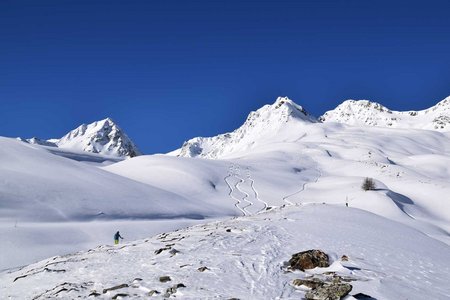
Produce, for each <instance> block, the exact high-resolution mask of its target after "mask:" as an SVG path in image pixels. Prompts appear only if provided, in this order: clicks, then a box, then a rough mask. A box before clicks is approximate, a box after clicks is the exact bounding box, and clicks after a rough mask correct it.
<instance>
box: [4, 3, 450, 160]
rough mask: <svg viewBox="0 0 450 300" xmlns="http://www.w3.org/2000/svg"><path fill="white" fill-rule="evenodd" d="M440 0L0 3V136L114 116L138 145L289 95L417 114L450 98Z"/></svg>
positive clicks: (43, 132) (312, 105) (448, 43)
mask: <svg viewBox="0 0 450 300" xmlns="http://www.w3.org/2000/svg"><path fill="white" fill-rule="evenodd" d="M449 12H450V1H448V0H443V1H433V0H430V1H392V0H390V1H365V0H356V1H338V0H335V1H320V0H309V1H295V0H292V1H283V0H279V1H245V0H241V1H231V0H227V1H214V0H206V1H188V0H182V1H172V0H165V1H163V0H162V1H152V0H148V1H132V0H127V1H125V0H123V1H114V0H105V1H95V0H85V1H83V0H73V1H69V0H54V1H45V0H39V1H37V0H32V1H21V0H10V1H8V0H0V135H2V136H14V137H15V136H22V137H32V136H37V137H41V138H53V137H61V136H62V135H64V134H65V133H66V132H67V131H69V130H71V129H73V128H75V127H77V126H78V125H80V124H81V123H88V122H92V121H95V120H98V119H103V118H105V117H107V116H109V117H112V118H113V119H114V120H115V121H116V122H117V123H118V124H119V126H121V127H122V128H123V129H124V130H125V131H126V132H127V133H128V135H129V136H130V137H131V138H132V139H133V140H134V141H135V142H136V144H137V145H138V146H139V147H140V148H141V150H142V151H143V152H145V153H155V152H166V151H170V150H173V149H175V148H178V147H179V146H181V144H182V143H183V141H184V140H187V139H189V138H192V137H195V136H211V135H216V134H218V133H223V132H226V131H231V130H233V129H235V128H236V127H238V126H239V125H241V124H242V123H243V121H244V120H245V118H246V116H247V114H248V113H249V112H250V111H251V110H255V109H258V108H259V107H261V106H262V105H264V104H267V103H272V102H273V101H275V99H276V97H277V96H279V95H283V96H284V95H287V96H289V97H290V98H291V99H293V100H295V101H296V102H297V103H299V104H301V105H303V106H304V107H305V108H306V109H307V110H308V111H310V112H311V113H312V114H314V115H316V116H319V115H321V114H323V113H324V112H325V111H326V110H329V109H333V108H334V107H335V106H336V105H338V104H339V103H341V102H342V101H343V100H345V99H349V98H352V99H370V100H374V101H377V102H380V103H382V104H384V105H385V106H388V107H389V108H391V109H394V110H409V109H415V110H419V109H424V108H427V107H429V106H432V105H434V104H435V103H436V102H438V101H440V100H442V99H443V98H445V97H446V96H448V95H450V18H449Z"/></svg>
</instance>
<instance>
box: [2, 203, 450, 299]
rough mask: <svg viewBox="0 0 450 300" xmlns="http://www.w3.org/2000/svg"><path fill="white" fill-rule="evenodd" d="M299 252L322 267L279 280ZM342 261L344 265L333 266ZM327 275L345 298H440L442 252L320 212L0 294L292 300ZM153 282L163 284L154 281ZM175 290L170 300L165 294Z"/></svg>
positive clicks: (172, 237)
mask: <svg viewBox="0 0 450 300" xmlns="http://www.w3.org/2000/svg"><path fill="white" fill-rule="evenodd" d="M387 232H389V234H386V233H387ZM309 249H322V250H323V251H325V252H326V253H327V254H328V255H329V256H330V258H331V262H332V264H331V266H330V267H328V268H316V269H312V270H306V272H301V271H295V272H289V271H288V270H287V268H286V263H287V261H288V260H289V259H290V258H291V255H293V254H294V253H297V252H300V251H304V250H309ZM342 255H346V256H348V258H349V260H348V261H341V260H340V258H341V256H342ZM202 267H206V269H205V271H203V272H201V270H202V269H200V270H199V268H202ZM327 272H335V273H336V274H338V275H340V276H343V277H345V278H348V279H350V280H351V281H350V284H351V285H352V286H353V289H352V291H351V293H350V295H356V294H358V293H363V294H365V295H367V296H370V297H372V298H369V299H434V300H440V299H442V300H444V299H448V297H449V295H450V286H449V285H448V282H449V281H450V251H449V247H448V246H447V245H445V244H443V243H441V242H438V241H436V240H434V239H432V238H429V237H427V236H426V235H423V234H421V233H420V232H418V231H416V230H413V229H411V228H410V227H407V226H404V225H402V224H400V223H397V222H393V221H389V220H387V219H385V218H383V217H379V216H376V215H374V214H371V213H368V212H365V211H362V210H358V209H354V208H346V207H342V206H341V207H338V206H333V205H322V204H316V205H305V206H300V207H288V208H285V209H281V210H280V209H277V210H274V211H271V212H267V213H262V214H258V215H255V216H249V217H240V218H236V219H232V220H228V221H220V222H215V223H209V224H203V225H197V226H194V227H190V228H186V229H183V230H178V231H175V232H170V233H165V234H161V235H158V236H155V237H153V238H148V239H145V240H140V241H135V242H132V243H127V244H123V245H119V246H109V245H103V246H99V247H97V248H94V249H92V250H89V251H83V252H79V253H76V254H72V255H67V256H62V257H53V258H49V259H47V260H43V261H41V262H38V263H36V264H32V265H29V266H27V267H24V268H22V269H19V270H15V271H10V272H7V273H3V274H1V275H0V282H1V283H2V284H1V285H0V293H1V294H2V295H3V296H5V297H11V298H12V299H46V298H63V299H69V298H71V299H75V298H77V297H82V298H88V297H89V296H91V297H93V296H94V295H96V297H97V298H99V299H111V298H113V299H115V298H114V297H116V298H119V297H120V296H121V297H124V298H128V297H133V298H143V297H149V292H151V291H157V292H159V294H156V293H154V292H152V293H153V296H154V297H156V298H158V299H162V298H169V297H170V298H174V297H176V298H181V299H231V298H238V299H301V298H302V297H303V296H304V295H305V292H306V290H305V289H302V288H298V287H295V286H293V285H292V282H293V280H294V279H296V278H305V277H308V276H312V275H315V276H316V277H322V278H325V277H332V275H326V273H327ZM331 274H333V273H331ZM161 276H169V277H170V279H171V280H170V281H169V282H160V280H159V278H160V277H161ZM178 284H182V286H180V287H179V288H178V289H177V290H176V293H175V294H172V295H171V294H170V291H169V293H167V294H166V291H167V290H168V289H170V288H171V287H173V286H174V285H175V286H176V285H178ZM113 287H116V289H112V290H109V289H111V288H113ZM172 292H173V291H172ZM346 299H355V298H353V297H351V296H349V297H347V298H346ZM366 299H367V298H366Z"/></svg>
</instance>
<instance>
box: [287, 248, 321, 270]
mask: <svg viewBox="0 0 450 300" xmlns="http://www.w3.org/2000/svg"><path fill="white" fill-rule="evenodd" d="M329 266H330V263H329V258H328V255H327V254H326V253H324V252H322V251H320V250H308V251H303V252H299V253H296V254H294V255H292V258H291V259H290V260H289V268H290V269H292V270H301V271H305V270H307V269H314V268H316V267H319V268H326V267H329Z"/></svg>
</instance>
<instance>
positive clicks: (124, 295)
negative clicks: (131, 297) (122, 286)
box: [111, 293, 128, 300]
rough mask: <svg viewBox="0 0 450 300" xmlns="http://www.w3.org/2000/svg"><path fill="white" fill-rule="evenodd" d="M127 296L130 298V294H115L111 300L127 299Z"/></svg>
mask: <svg viewBox="0 0 450 300" xmlns="http://www.w3.org/2000/svg"><path fill="white" fill-rule="evenodd" d="M127 296H128V294H124V293H121V294H115V295H114V296H113V297H112V298H111V299H113V300H115V299H117V298H119V297H127Z"/></svg>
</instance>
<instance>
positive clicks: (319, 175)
mask: <svg viewBox="0 0 450 300" xmlns="http://www.w3.org/2000/svg"><path fill="white" fill-rule="evenodd" d="M318 165H319V164H318V163H317V162H316V167H315V170H316V171H317V173H318V175H317V177H316V178H315V179H314V181H306V182H304V183H303V184H302V187H301V189H300V190H298V191H296V192H295V193H292V194H289V195H287V196H284V197H283V201H284V202H286V203H287V204H288V205H299V204H302V201H301V200H300V201H299V202H296V203H293V202H292V201H289V200H288V198H291V197H293V196H295V195H298V194H300V193H301V192H303V191H304V190H305V188H306V185H308V184H311V183H317V182H318V181H319V178H320V177H322V171H320V169H319V167H318Z"/></svg>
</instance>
